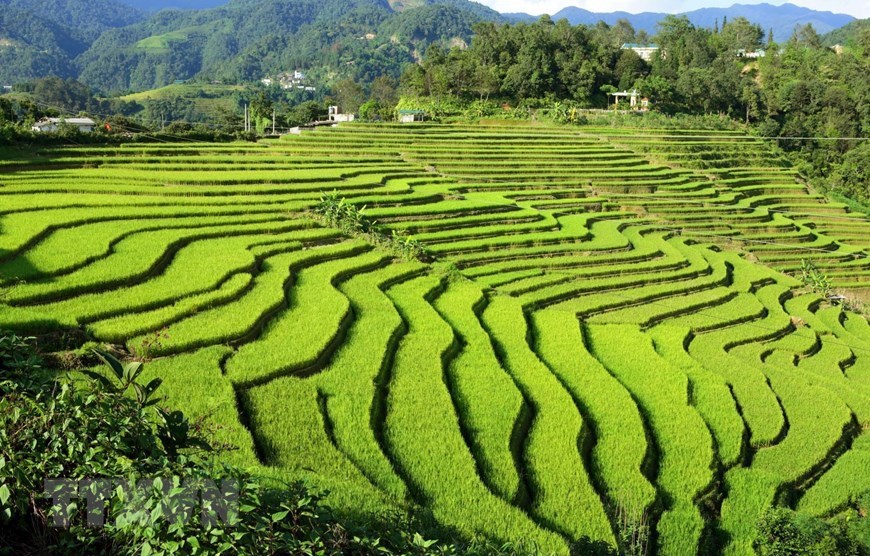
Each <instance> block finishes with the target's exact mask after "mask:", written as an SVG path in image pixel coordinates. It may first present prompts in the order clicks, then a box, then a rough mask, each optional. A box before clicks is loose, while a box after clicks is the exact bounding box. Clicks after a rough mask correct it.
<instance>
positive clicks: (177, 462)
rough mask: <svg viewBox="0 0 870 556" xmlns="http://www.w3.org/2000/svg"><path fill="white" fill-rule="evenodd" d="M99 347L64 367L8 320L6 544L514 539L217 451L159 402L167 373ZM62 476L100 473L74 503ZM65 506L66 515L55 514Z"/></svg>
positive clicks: (434, 548)
mask: <svg viewBox="0 0 870 556" xmlns="http://www.w3.org/2000/svg"><path fill="white" fill-rule="evenodd" d="M99 356H100V358H102V359H103V361H104V362H105V363H106V366H107V367H108V369H104V372H96V371H83V372H82V373H81V374H80V375H77V376H76V377H75V378H74V377H72V376H69V375H68V376H61V377H58V376H55V375H54V374H53V373H51V372H49V371H48V370H47V369H45V368H44V367H43V363H42V360H41V358H40V357H39V355H38V354H37V351H36V349H35V346H34V340H33V339H32V338H20V337H17V336H15V335H13V334H9V333H0V554H30V553H34V554H35V553H67V554H151V553H154V554H220V553H232V554H276V553H277V554H386V555H388V554H396V553H401V554H431V553H439V554H460V553H463V554H464V553H478V554H479V553H484V552H485V553H493V552H495V553H508V552H509V551H510V547H490V546H487V545H476V546H461V547H460V546H455V545H450V544H440V543H438V542H436V541H431V540H426V539H425V538H424V537H423V536H421V535H420V534H417V533H409V532H407V531H408V527H405V526H398V527H396V526H395V524H394V525H393V526H392V527H391V528H390V529H389V530H387V529H386V528H372V526H369V527H368V528H364V527H355V526H346V525H345V524H343V523H341V522H340V521H339V520H338V517H337V516H336V515H334V514H333V513H332V512H331V511H330V509H329V508H328V507H326V506H325V505H323V503H322V499H323V495H322V493H318V492H316V491H314V490H312V489H311V488H309V487H307V486H305V485H303V484H301V483H297V484H292V485H289V486H283V487H281V488H273V487H270V486H267V485H266V484H265V483H264V482H263V481H261V480H260V479H259V478H258V477H256V476H253V475H251V474H249V473H248V472H245V471H241V470H239V469H237V468H233V467H230V466H226V465H221V464H219V463H216V462H215V461H213V460H212V459H211V457H210V456H211V455H212V454H213V451H212V449H211V447H210V446H209V445H208V443H207V442H206V439H207V434H206V428H205V427H204V425H203V423H201V422H196V423H192V422H190V421H188V420H187V418H186V417H185V416H184V414H183V413H181V412H180V411H171V410H168V409H164V408H161V407H159V402H160V400H159V398H157V397H156V391H157V390H158V388H159V386H160V380H159V379H154V380H152V381H151V382H149V383H148V384H145V385H143V384H141V383H140V382H139V380H138V379H139V377H140V375H141V372H142V364H141V363H129V364H124V363H122V362H121V361H119V360H118V359H116V358H115V357H113V356H111V355H109V354H107V353H99ZM60 477H62V478H64V479H69V480H74V481H81V480H84V479H96V480H94V481H91V482H90V486H89V487H87V488H86V487H83V486H82V485H81V483H79V489H78V497H76V496H75V493H71V496H70V498H69V499H68V502H69V503H65V504H59V503H56V502H57V498H56V499H55V500H54V502H55V503H54V504H52V500H51V496H50V495H49V494H47V493H45V492H43V487H44V484H45V483H44V482H43V481H44V480H46V479H51V478H60ZM101 479H102V480H104V481H105V480H108V481H110V483H109V484H112V485H113V486H112V488H111V490H108V491H107V492H106V496H105V497H106V500H105V508H103V509H97V510H96V512H95V511H93V510H94V508H91V511H90V512H89V511H88V507H87V504H86V503H85V500H84V499H85V498H87V497H88V496H91V497H93V496H94V495H95V494H97V493H98V492H99V491H98V489H99V488H100V487H101V486H102V487H104V488H103V490H106V489H105V483H104V484H103V485H101V484H100V480H101ZM118 479H120V480H118ZM142 479H148V481H146V482H141V481H142ZM137 482H138V484H137ZM125 484H126V485H130V484H137V488H123V485H125ZM190 485H200V486H203V485H212V487H214V488H220V491H218V493H220V494H224V495H226V494H228V493H229V492H231V493H232V494H234V495H235V497H234V501H235V502H236V503H235V504H232V506H230V505H227V504H225V503H224V502H223V501H222V500H221V499H220V497H218V496H213V497H207V496H205V495H203V497H202V498H203V499H202V508H199V507H195V506H194V504H196V503H197V502H199V500H198V499H193V498H190V494H189V491H188V489H186V488H184V487H185V486H187V487H189V486H190ZM218 485H220V486H219V487H218ZM59 493H60V491H59V490H52V494H55V495H57V494H59ZM213 494H217V493H214V492H213ZM79 497H80V498H81V499H79ZM92 500H93V498H92ZM96 500H99V498H96ZM222 505H223V507H222ZM101 510H102V511H101ZM194 510H197V511H194ZM55 520H61V521H63V522H65V526H63V527H54V523H56V521H55ZM94 520H97V521H94ZM399 520H400V521H399V522H400V523H405V524H406V525H407V524H408V523H410V522H408V520H407V519H403V518H402V516H399ZM89 521H90V522H91V523H92V524H104V526H101V527H94V526H88V522H89Z"/></svg>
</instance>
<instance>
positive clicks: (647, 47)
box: [622, 42, 659, 62]
mask: <svg viewBox="0 0 870 556" xmlns="http://www.w3.org/2000/svg"><path fill="white" fill-rule="evenodd" d="M622 49H623V50H634V51H635V52H637V55H638V56H640V57H641V58H642V59H643V60H644V61H646V62H649V61H650V60H652V56H653V53H654V52H658V50H659V46H658V45H657V44H637V43H633V42H627V43H625V44H623V45H622Z"/></svg>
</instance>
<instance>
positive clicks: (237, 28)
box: [0, 0, 854, 93]
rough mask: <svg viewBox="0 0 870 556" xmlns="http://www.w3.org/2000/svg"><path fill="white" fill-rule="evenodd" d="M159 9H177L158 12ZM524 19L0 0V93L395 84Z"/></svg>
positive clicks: (425, 10)
mask: <svg viewBox="0 0 870 556" xmlns="http://www.w3.org/2000/svg"><path fill="white" fill-rule="evenodd" d="M170 7H175V8H185V9H161V8H170ZM155 10H159V11H156V12H155ZM665 15H666V14H663V13H643V14H628V13H624V12H615V13H610V14H597V13H593V12H588V11H586V10H582V9H580V8H565V9H563V10H561V11H560V12H558V13H556V14H554V15H553V19H554V20H555V19H562V18H565V19H567V20H568V21H569V22H571V23H572V24H581V23H585V24H594V23H596V22H598V21H600V20H603V21H605V22H607V23H609V24H613V23H616V21H617V20H619V19H622V18H624V19H627V20H628V21H629V22H630V23H632V25H633V26H634V27H635V29H637V30H644V31H646V32H647V33H649V34H653V33H654V31H655V24H656V23H657V22H658V21H659V20H661V19H662V18H663V17H665ZM686 15H687V16H688V17H689V18H690V20H692V21H693V23H695V24H696V25H699V26H705V27H713V26H714V25H715V23H716V22H717V21H718V22H719V23H720V24H721V22H722V21H723V20H724V19H725V18H726V17H727V18H734V17H737V16H740V15H742V16H744V17H747V18H748V19H750V20H751V21H753V22H756V23H759V24H760V25H761V26H762V28H763V29H765V30H768V29H773V32H774V37H775V38H776V39H777V40H785V39H786V38H787V37H788V36H790V35H791V32H792V30H793V28H794V26H795V25H796V24H805V23H812V24H813V25H814V27H815V28H816V29H817V30H818V31H819V32H826V31H830V30H832V29H836V28H838V27H841V26H843V25H845V24H847V23H849V22H850V21H853V20H854V18H853V17H851V16H848V15H842V14H833V13H830V12H819V11H814V10H809V9H807V8H800V7H797V6H794V5H792V4H784V5H782V6H771V5H769V4H758V5H740V4H735V5H734V6H732V7H731V8H707V9H702V10H696V11H694V12H688V13H687V14H686ZM534 19H536V17H534V16H531V15H528V14H500V13H498V12H496V11H495V10H492V9H490V8H488V7H486V6H484V5H482V4H479V3H476V2H472V1H469V0H229V1H227V0H0V85H6V84H12V83H16V82H20V81H23V80H27V79H32V78H36V77H44V76H48V75H56V76H59V77H64V78H77V79H79V80H81V81H83V82H85V83H87V84H88V85H91V86H92V87H94V88H96V89H97V90H100V91H102V92H105V93H117V92H122V91H135V90H144V89H150V88H154V87H159V86H163V85H166V84H169V83H172V82H173V81H176V80H179V79H180V80H185V79H189V78H191V77H194V76H200V77H204V78H207V79H211V80H223V81H233V82H236V81H242V82H244V81H256V80H259V79H261V78H263V77H264V76H266V75H274V74H276V73H278V72H281V71H287V70H292V69H305V70H306V71H307V73H309V74H310V75H311V76H312V77H314V78H319V79H327V78H328V79H335V76H336V75H339V76H342V75H343V76H348V77H351V78H354V79H357V80H360V81H370V80H371V79H373V78H374V77H375V76H377V75H381V74H388V75H393V76H394V77H397V76H398V74H399V73H400V72H401V68H402V66H403V65H404V64H406V63H409V62H413V61H416V60H419V59H420V58H421V56H422V55H423V53H424V52H425V51H426V48H428V46H429V45H430V44H432V43H440V44H442V45H444V46H445V47H449V46H451V45H462V44H465V43H468V42H469V41H470V39H471V35H472V27H473V25H474V24H475V23H477V22H480V21H494V22H508V21H524V20H534Z"/></svg>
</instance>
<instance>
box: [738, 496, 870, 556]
mask: <svg viewBox="0 0 870 556" xmlns="http://www.w3.org/2000/svg"><path fill="white" fill-rule="evenodd" d="M755 549H756V552H757V553H758V554H761V555H763V556H792V555H794V556H797V555H802V556H822V555H832V554H838V555H841V556H865V555H867V554H870V536H868V535H867V519H866V518H864V519H855V515H850V516H847V517H845V518H836V519H833V520H831V521H829V522H827V521H824V520H821V519H818V518H814V517H810V516H806V515H802V514H798V513H795V512H793V511H791V510H788V509H785V508H774V509H771V510H768V511H767V513H765V514H764V517H762V518H761V520H760V521H759V523H758V538H757V540H756V543H755Z"/></svg>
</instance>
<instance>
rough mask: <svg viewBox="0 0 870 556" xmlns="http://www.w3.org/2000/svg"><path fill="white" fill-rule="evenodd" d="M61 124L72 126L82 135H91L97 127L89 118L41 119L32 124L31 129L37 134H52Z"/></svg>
mask: <svg viewBox="0 0 870 556" xmlns="http://www.w3.org/2000/svg"><path fill="white" fill-rule="evenodd" d="M62 124H66V125H71V126H74V127H76V128H78V130H79V131H80V132H82V133H91V132H92V131H94V128H95V127H97V122H95V121H94V120H92V119H90V118H43V119H41V120H39V121H38V122H36V123H35V124H33V127H32V128H31V129H32V130H33V131H38V132H54V131H57V130H58V129H60V126H61V125H62Z"/></svg>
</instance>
